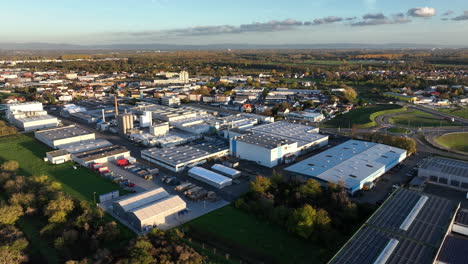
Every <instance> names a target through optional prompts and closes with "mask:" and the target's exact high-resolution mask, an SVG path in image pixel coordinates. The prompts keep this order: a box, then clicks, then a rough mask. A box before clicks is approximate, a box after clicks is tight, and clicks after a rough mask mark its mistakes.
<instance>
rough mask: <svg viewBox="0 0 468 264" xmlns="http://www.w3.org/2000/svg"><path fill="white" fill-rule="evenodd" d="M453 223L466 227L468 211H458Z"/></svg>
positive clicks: (467, 224)
mask: <svg viewBox="0 0 468 264" xmlns="http://www.w3.org/2000/svg"><path fill="white" fill-rule="evenodd" d="M455 223H457V224H459V225H464V226H467V227H468V210H467V209H460V210H458V213H457V217H456V218H455Z"/></svg>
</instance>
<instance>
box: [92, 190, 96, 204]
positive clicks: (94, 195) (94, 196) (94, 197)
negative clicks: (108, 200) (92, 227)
mask: <svg viewBox="0 0 468 264" xmlns="http://www.w3.org/2000/svg"><path fill="white" fill-rule="evenodd" d="M93 199H94V204H96V192H93Z"/></svg>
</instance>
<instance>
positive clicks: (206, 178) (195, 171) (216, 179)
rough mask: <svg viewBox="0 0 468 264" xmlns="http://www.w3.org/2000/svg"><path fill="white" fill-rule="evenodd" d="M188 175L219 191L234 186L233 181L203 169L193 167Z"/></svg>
mask: <svg viewBox="0 0 468 264" xmlns="http://www.w3.org/2000/svg"><path fill="white" fill-rule="evenodd" d="M188 175H189V176H190V177H192V178H194V179H197V180H199V181H202V182H204V183H207V184H209V185H211V186H214V187H216V188H218V189H222V188H224V187H226V186H229V185H231V184H232V179H231V178H228V177H226V176H223V175H221V174H219V173H216V172H213V171H210V170H207V169H204V168H202V167H193V168H191V169H190V170H189V171H188Z"/></svg>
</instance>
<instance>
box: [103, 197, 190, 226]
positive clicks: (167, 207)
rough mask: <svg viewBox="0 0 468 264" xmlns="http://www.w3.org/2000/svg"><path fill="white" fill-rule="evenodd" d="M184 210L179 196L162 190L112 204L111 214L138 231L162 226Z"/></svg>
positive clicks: (184, 206) (184, 204)
mask: <svg viewBox="0 0 468 264" xmlns="http://www.w3.org/2000/svg"><path fill="white" fill-rule="evenodd" d="M185 208H186V203H185V202H184V201H183V200H182V199H181V198H180V197H179V196H177V195H169V193H167V192H166V191H165V190H164V189H163V188H157V189H153V190H149V191H146V192H143V193H139V194H135V195H132V196H130V197H127V198H123V199H121V200H118V201H116V202H114V203H113V204H112V210H113V212H114V213H115V214H116V215H117V216H119V217H120V218H122V219H123V220H126V221H128V222H129V223H130V224H131V225H132V226H133V227H135V229H137V230H139V231H146V230H147V229H148V228H152V227H153V226H158V227H161V226H164V225H165V224H166V221H167V219H168V218H171V217H175V216H176V214H177V213H178V212H179V211H182V210H184V209H185Z"/></svg>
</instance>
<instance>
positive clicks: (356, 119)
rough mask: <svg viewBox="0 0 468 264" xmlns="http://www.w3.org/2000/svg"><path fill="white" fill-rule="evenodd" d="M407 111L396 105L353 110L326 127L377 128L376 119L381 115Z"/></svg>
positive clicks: (328, 123)
mask: <svg viewBox="0 0 468 264" xmlns="http://www.w3.org/2000/svg"><path fill="white" fill-rule="evenodd" d="M401 111H405V108H403V107H401V106H399V105H395V104H381V105H373V106H367V107H363V108H358V109H353V110H351V111H349V112H348V113H345V114H343V115H339V116H336V117H335V118H333V119H331V120H329V121H327V122H325V124H324V126H325V127H342V128H352V127H353V125H354V126H356V127H358V128H369V127H372V126H375V125H376V123H375V118H377V116H379V115H383V114H389V113H397V112H401Z"/></svg>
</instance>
